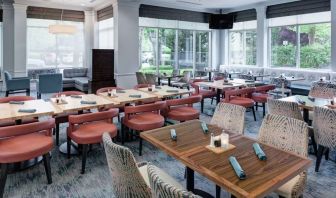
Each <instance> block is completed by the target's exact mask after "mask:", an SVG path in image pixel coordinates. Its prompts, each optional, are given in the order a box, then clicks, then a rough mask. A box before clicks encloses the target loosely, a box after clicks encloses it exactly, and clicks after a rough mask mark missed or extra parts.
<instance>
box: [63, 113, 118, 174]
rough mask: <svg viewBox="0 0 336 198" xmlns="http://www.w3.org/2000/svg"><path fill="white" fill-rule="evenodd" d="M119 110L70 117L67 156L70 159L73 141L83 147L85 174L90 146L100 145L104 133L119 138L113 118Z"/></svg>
mask: <svg viewBox="0 0 336 198" xmlns="http://www.w3.org/2000/svg"><path fill="white" fill-rule="evenodd" d="M118 112H119V111H118V109H109V110H108V111H103V112H96V113H88V114H82V115H70V116H69V127H68V129H67V155H68V159H69V158H70V148H71V141H74V142H75V143H77V144H78V145H81V146H82V170H81V174H84V173H85V164H86V157H87V151H88V145H92V144H98V143H100V142H101V141H102V136H103V134H104V133H106V132H107V133H108V134H109V135H110V136H111V137H112V138H115V137H116V136H117V131H118V130H117V127H116V126H115V125H114V124H113V118H114V117H116V116H117V115H118Z"/></svg>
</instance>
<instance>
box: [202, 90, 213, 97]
mask: <svg viewBox="0 0 336 198" xmlns="http://www.w3.org/2000/svg"><path fill="white" fill-rule="evenodd" d="M199 94H200V95H202V97H203V98H212V97H216V92H215V91H212V90H204V89H200V91H199Z"/></svg>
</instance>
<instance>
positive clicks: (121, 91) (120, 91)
mask: <svg viewBox="0 0 336 198" xmlns="http://www.w3.org/2000/svg"><path fill="white" fill-rule="evenodd" d="M116 92H117V93H126V91H124V90H116Z"/></svg>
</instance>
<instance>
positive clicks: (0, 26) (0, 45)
mask: <svg viewBox="0 0 336 198" xmlns="http://www.w3.org/2000/svg"><path fill="white" fill-rule="evenodd" d="M2 52H3V44H2V22H0V71H2V65H3V64H2V56H3V53H2ZM0 78H1V74H0Z"/></svg>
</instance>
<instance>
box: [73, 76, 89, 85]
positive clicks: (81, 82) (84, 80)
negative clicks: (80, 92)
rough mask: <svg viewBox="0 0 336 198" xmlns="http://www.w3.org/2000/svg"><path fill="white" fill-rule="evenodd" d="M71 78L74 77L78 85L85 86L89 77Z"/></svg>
mask: <svg viewBox="0 0 336 198" xmlns="http://www.w3.org/2000/svg"><path fill="white" fill-rule="evenodd" d="M72 79H74V80H75V83H76V84H78V85H80V86H86V85H87V84H88V83H89V78H88V77H74V78H72Z"/></svg>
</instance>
